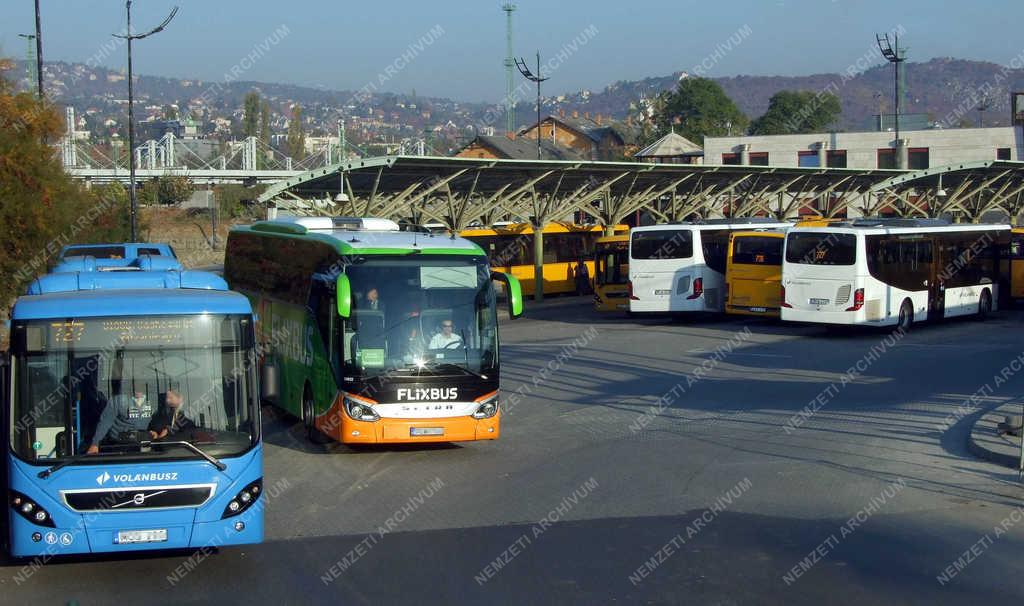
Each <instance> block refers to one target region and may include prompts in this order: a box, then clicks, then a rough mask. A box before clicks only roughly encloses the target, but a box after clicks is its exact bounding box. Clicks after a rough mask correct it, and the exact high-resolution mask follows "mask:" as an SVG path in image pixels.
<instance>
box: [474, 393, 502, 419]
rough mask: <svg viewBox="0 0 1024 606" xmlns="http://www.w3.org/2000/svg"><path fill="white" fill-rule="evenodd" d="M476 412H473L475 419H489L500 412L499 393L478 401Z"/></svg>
mask: <svg viewBox="0 0 1024 606" xmlns="http://www.w3.org/2000/svg"><path fill="white" fill-rule="evenodd" d="M477 402H478V403H479V406H477V409H476V412H474V413H473V418H474V419H489V418H491V417H493V416H494V415H496V414H498V393H497V392H495V393H494V395H491V396H485V397H484V398H483V399H481V400H478V401H477Z"/></svg>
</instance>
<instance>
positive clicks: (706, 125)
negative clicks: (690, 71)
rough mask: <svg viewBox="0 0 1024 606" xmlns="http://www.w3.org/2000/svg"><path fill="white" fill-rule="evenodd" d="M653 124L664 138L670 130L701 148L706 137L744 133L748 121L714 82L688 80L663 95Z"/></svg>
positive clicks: (681, 81)
mask: <svg viewBox="0 0 1024 606" xmlns="http://www.w3.org/2000/svg"><path fill="white" fill-rule="evenodd" d="M654 122H655V124H657V125H658V131H659V133H660V134H662V135H664V134H665V133H667V132H669V130H670V129H672V128H675V130H676V132H678V133H679V134H680V135H682V136H684V137H686V138H687V139H689V140H691V141H693V142H694V143H697V144H700V145H702V144H703V142H704V137H720V136H724V135H728V134H729V133H731V132H733V133H742V132H744V131H745V130H746V128H747V124H748V123H749V120H748V119H747V117H746V116H745V115H743V112H741V111H740V110H739V108H738V107H736V104H735V103H733V101H732V99H730V98H729V97H728V96H727V95H726V94H725V91H723V90H722V87H721V86H719V85H718V83H717V82H715V81H714V80H709V79H707V78H696V77H689V78H684V79H683V80H680V82H679V86H678V87H677V88H676V90H674V91H671V92H665V93H662V96H661V97H660V99H659V100H658V104H657V109H656V110H655V115H654Z"/></svg>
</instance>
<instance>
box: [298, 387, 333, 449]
mask: <svg viewBox="0 0 1024 606" xmlns="http://www.w3.org/2000/svg"><path fill="white" fill-rule="evenodd" d="M314 411H315V405H314V400H313V388H312V387H310V385H309V383H306V386H305V387H304V388H303V390H302V423H303V425H305V426H306V437H308V438H309V441H310V442H312V443H314V444H326V443H327V436H325V435H324V434H323V432H322V431H320V430H319V429H317V428H316V424H315V420H316V412H314Z"/></svg>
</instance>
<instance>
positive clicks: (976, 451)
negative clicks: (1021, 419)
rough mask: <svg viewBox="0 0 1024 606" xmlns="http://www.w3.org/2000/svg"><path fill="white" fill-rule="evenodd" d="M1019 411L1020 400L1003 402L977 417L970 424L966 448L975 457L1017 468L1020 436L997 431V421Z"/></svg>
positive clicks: (999, 421)
mask: <svg viewBox="0 0 1024 606" xmlns="http://www.w3.org/2000/svg"><path fill="white" fill-rule="evenodd" d="M1020 412H1021V404H1020V402H1011V403H1007V404H1003V405H1001V406H998V407H996V408H993V409H992V410H990V411H988V412H986V413H985V414H983V415H981V416H980V417H978V419H977V420H976V421H975V422H974V425H972V426H971V433H970V435H969V436H968V438H967V449H968V450H969V451H971V454H973V455H974V456H976V457H979V458H982V459H987V460H989V461H992V462H993V463H998V464H999V465H1003V466H1005V467H1010V468H1012V469H1017V466H1018V465H1019V464H1020V438H1017V437H1015V436H1010V435H1005V434H1004V435H1002V436H1000V435H999V434H998V433H997V428H998V426H999V423H1001V422H1002V421H1003V418H1004V417H1005V416H1006V415H1008V414H1017V415H1019V414H1020Z"/></svg>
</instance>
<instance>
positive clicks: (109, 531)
mask: <svg viewBox="0 0 1024 606" xmlns="http://www.w3.org/2000/svg"><path fill="white" fill-rule="evenodd" d="M246 513H248V512H246ZM93 517H100V516H93ZM103 517H106V518H108V520H105V521H116V522H117V524H116V525H112V526H105V525H103V523H102V522H96V521H91V520H90V519H89V518H90V516H81V520H80V521H79V522H78V523H76V524H74V525H72V526H68V527H61V526H58V527H56V528H48V527H42V526H37V525H35V524H32V523H31V522H29V521H27V520H25V519H24V518H22V517H21V516H19V515H17V514H14V513H9V519H10V524H11V530H12V532H11V536H12V539H13V540H12V542H11V555H12V556H14V557H16V558H41V559H42V562H41V563H45V561H46V560H48V559H49V558H52V557H57V556H64V555H81V554H89V553H119V552H131V551H147V550H154V549H159V550H166V549H215V548H218V547H227V546H231V545H247V544H251V543H260V542H262V541H263V521H262V519H261V518H262V515H261V516H259V517H249V518H247V517H246V516H245V514H244V513H243V514H242V515H240V516H236V517H232V518H226V519H223V520H216V521H211V522H198V523H170V524H168V523H161V522H158V521H155V520H153V519H147V520H140V519H136V520H130V519H128V517H131V514H129V515H128V517H125V516H119V515H118V514H106V515H105V516H103ZM114 518H117V519H116V520H114ZM239 522H241V529H239V528H238V527H237V526H236V525H237V524H238V523H239ZM157 530H159V531H163V532H165V533H166V539H161V540H153V541H145V542H138V543H118V542H117V537H118V536H119V534H120V533H124V532H131V531H143V532H152V531H157ZM37 539H38V540H37Z"/></svg>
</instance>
